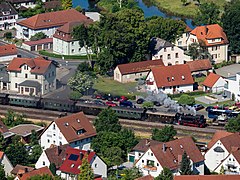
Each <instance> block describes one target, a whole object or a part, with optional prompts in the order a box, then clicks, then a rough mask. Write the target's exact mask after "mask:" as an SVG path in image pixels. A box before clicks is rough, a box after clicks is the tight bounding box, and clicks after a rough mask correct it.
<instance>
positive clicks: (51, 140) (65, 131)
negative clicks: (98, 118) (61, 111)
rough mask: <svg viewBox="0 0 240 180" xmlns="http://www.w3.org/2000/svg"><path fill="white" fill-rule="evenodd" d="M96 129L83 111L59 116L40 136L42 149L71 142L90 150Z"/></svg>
mask: <svg viewBox="0 0 240 180" xmlns="http://www.w3.org/2000/svg"><path fill="white" fill-rule="evenodd" d="M96 134H97V133H96V130H95V129H94V127H93V125H92V124H91V123H90V120H89V119H88V118H87V117H86V116H85V114H84V113H83V112H79V113H75V114H72V115H69V116H65V117H62V118H58V119H56V120H55V121H52V122H51V123H50V124H49V126H48V127H47V128H46V129H45V130H44V131H43V133H42V134H41V137H40V144H41V147H42V149H47V148H50V147H51V145H56V146H60V145H64V144H69V145H70V146H71V147H74V148H78V149H83V150H89V149H90V145H91V141H92V139H93V138H94V137H95V136H96Z"/></svg>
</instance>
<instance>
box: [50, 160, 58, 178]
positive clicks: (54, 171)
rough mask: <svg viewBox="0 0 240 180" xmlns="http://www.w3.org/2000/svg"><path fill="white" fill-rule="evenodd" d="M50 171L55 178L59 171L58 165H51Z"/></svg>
mask: <svg viewBox="0 0 240 180" xmlns="http://www.w3.org/2000/svg"><path fill="white" fill-rule="evenodd" d="M49 169H50V171H51V172H52V174H53V175H54V176H55V175H56V171H57V168H56V165H55V164H54V163H50V165H49Z"/></svg>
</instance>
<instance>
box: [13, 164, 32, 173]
mask: <svg viewBox="0 0 240 180" xmlns="http://www.w3.org/2000/svg"><path fill="white" fill-rule="evenodd" d="M33 170H34V168H33V167H29V166H22V165H20V164H17V165H16V166H15V167H14V168H13V170H12V171H11V174H13V175H17V174H24V173H26V172H30V171H33Z"/></svg>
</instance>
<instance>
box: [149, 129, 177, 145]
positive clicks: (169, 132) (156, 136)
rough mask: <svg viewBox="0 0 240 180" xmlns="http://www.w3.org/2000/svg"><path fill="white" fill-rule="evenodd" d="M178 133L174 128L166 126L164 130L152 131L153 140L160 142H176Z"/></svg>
mask: <svg viewBox="0 0 240 180" xmlns="http://www.w3.org/2000/svg"><path fill="white" fill-rule="evenodd" d="M176 135H177V131H176V130H175V129H174V127H173V126H164V128H162V129H157V128H154V129H153V131H152V139H153V140H157V141H160V142H168V141H171V140H174V136H176Z"/></svg>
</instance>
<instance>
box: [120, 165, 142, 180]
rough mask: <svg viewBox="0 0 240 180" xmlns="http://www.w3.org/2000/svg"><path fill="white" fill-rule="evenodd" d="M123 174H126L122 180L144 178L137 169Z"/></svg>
mask: <svg viewBox="0 0 240 180" xmlns="http://www.w3.org/2000/svg"><path fill="white" fill-rule="evenodd" d="M121 173H122V174H124V176H123V177H122V178H121V179H122V180H135V179H137V178H139V177H142V173H141V172H140V171H139V169H138V168H136V167H135V168H130V169H124V170H123V171H122V172H121Z"/></svg>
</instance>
